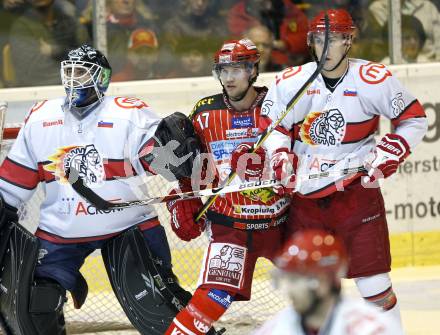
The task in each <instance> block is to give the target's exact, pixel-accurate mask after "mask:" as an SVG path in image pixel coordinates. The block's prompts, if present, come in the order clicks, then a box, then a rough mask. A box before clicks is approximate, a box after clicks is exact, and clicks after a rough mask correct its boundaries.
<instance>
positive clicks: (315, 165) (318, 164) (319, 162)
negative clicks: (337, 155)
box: [309, 157, 338, 172]
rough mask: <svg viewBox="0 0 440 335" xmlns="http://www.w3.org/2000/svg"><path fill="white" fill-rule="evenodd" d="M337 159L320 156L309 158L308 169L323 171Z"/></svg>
mask: <svg viewBox="0 0 440 335" xmlns="http://www.w3.org/2000/svg"><path fill="white" fill-rule="evenodd" d="M337 162H338V161H337V160H334V159H327V158H321V157H313V158H311V163H310V165H309V170H310V171H318V172H325V171H327V170H328V169H330V168H331V167H332V166H333V165H335V164H336V163H337Z"/></svg>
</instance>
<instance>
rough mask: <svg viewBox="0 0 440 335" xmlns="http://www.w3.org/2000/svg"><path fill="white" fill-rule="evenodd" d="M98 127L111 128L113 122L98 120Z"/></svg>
mask: <svg viewBox="0 0 440 335" xmlns="http://www.w3.org/2000/svg"><path fill="white" fill-rule="evenodd" d="M98 128H113V122H105V121H99V122H98Z"/></svg>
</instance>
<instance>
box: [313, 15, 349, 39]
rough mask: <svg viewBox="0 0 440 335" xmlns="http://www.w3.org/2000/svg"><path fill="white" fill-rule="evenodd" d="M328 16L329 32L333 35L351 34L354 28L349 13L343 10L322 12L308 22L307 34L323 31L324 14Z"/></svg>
mask: <svg viewBox="0 0 440 335" xmlns="http://www.w3.org/2000/svg"><path fill="white" fill-rule="evenodd" d="M326 13H327V15H328V20H329V25H330V31H331V32H333V33H346V34H350V35H351V34H353V33H354V30H355V28H356V27H355V26H354V23H353V19H352V18H351V15H350V13H348V12H347V11H346V10H345V9H329V10H327V11H322V12H320V13H319V14H318V15H316V17H314V18H313V20H312V21H311V22H310V26H309V33H317V32H322V31H325V19H324V18H325V14H326Z"/></svg>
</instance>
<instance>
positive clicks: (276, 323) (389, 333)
mask: <svg viewBox="0 0 440 335" xmlns="http://www.w3.org/2000/svg"><path fill="white" fill-rule="evenodd" d="M313 334H316V335H403V331H402V329H401V327H400V325H399V324H398V323H396V321H395V320H394V319H393V318H391V317H389V316H388V315H387V314H386V313H383V312H381V311H380V310H379V309H377V308H376V307H375V306H372V305H370V304H368V303H366V302H364V301H363V300H360V299H359V300H348V299H343V300H341V301H340V302H339V303H338V304H337V305H336V306H335V307H334V309H333V311H332V313H331V315H329V317H328V318H327V321H326V323H325V325H324V326H323V327H322V329H320V330H319V331H317V332H316V333H313ZM252 335H309V334H308V333H306V332H305V331H304V329H303V327H302V325H301V319H300V316H299V315H298V314H297V313H296V312H295V310H294V309H293V307H291V306H289V307H287V308H285V309H283V310H282V311H280V312H279V313H278V314H276V315H275V317H274V318H273V319H270V320H269V321H267V322H266V323H264V325H263V326H262V327H261V328H260V329H258V330H257V331H255V332H254V333H252Z"/></svg>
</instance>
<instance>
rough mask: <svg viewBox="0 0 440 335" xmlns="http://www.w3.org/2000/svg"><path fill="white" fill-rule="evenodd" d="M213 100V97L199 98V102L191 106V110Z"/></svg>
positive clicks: (208, 103)
mask: <svg viewBox="0 0 440 335" xmlns="http://www.w3.org/2000/svg"><path fill="white" fill-rule="evenodd" d="M213 102H214V98H204V99H201V100H199V102H197V103H196V105H195V106H194V108H193V111H195V110H196V109H197V108H199V107H200V106H204V105H210V104H212V103H213Z"/></svg>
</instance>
